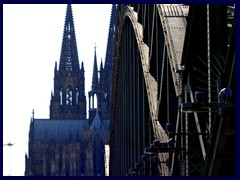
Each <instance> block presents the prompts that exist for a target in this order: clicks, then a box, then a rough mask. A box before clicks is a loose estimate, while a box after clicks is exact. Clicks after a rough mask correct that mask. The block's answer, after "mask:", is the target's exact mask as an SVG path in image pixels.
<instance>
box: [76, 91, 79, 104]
mask: <svg viewBox="0 0 240 180" xmlns="http://www.w3.org/2000/svg"><path fill="white" fill-rule="evenodd" d="M78 96H79V91H78V88H76V104H78Z"/></svg>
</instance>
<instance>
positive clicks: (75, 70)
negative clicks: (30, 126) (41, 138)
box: [50, 4, 86, 119]
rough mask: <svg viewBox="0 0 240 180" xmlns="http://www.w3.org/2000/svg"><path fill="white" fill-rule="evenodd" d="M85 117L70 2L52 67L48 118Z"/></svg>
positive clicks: (83, 81) (84, 100)
mask: <svg viewBox="0 0 240 180" xmlns="http://www.w3.org/2000/svg"><path fill="white" fill-rule="evenodd" d="M62 118H63V119H76V118H77V119H86V96H85V77H84V67H83V63H82V69H80V65H79V61H78V52H77V43H76V36H75V30H74V21H73V13H72V7H71V4H68V5H67V11H66V17H65V23H64V29H63V39H62V50H61V56H60V62H59V68H58V69H57V63H55V69H54V93H53V94H52V95H51V101H50V119H62Z"/></svg>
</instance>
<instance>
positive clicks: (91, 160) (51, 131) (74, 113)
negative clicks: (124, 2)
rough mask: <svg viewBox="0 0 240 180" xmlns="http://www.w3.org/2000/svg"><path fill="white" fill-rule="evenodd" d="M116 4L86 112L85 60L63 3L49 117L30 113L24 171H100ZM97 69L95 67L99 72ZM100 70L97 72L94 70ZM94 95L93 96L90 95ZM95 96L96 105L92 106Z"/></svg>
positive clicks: (27, 173) (107, 121) (41, 173)
mask: <svg viewBox="0 0 240 180" xmlns="http://www.w3.org/2000/svg"><path fill="white" fill-rule="evenodd" d="M115 11H116V6H115V5H113V8H112V15H111V21H110V26H109V36H108V45H107V52H106V59H105V64H104V66H103V63H102V62H101V65H100V70H98V68H97V57H96V49H95V55H94V66H93V77H92V87H91V90H90V91H89V92H88V98H89V108H88V109H89V119H87V117H86V114H87V113H86V112H87V107H86V95H85V75H84V63H83V62H82V63H81V66H80V64H79V60H78V51H77V45H76V36H75V29H74V20H73V14H72V7H71V5H70V4H68V5H67V11H66V17H65V24H64V31H63V40H62V49H61V56H60V62H59V65H57V62H56V63H55V69H54V92H52V93H51V99H50V118H49V119H35V118H34V114H33V116H32V118H31V123H30V129H29V143H28V155H25V160H26V163H25V166H26V167H25V176H103V175H104V174H105V167H104V152H105V149H104V146H105V145H106V144H109V127H110V101H111V73H112V48H113V41H114V23H113V22H114V20H115ZM98 72H99V73H98ZM98 75H100V77H99V76H98ZM95 97H96V98H95ZM94 100H97V106H96V107H94Z"/></svg>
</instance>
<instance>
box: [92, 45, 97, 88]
mask: <svg viewBox="0 0 240 180" xmlns="http://www.w3.org/2000/svg"><path fill="white" fill-rule="evenodd" d="M94 49H95V52H94V62H93V76H92V91H93V92H95V91H96V90H97V85H98V67H97V54H96V44H95V47H94Z"/></svg>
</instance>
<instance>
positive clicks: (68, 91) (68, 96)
mask: <svg viewBox="0 0 240 180" xmlns="http://www.w3.org/2000/svg"><path fill="white" fill-rule="evenodd" d="M66 105H72V90H71V89H70V88H67V89H66Z"/></svg>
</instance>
